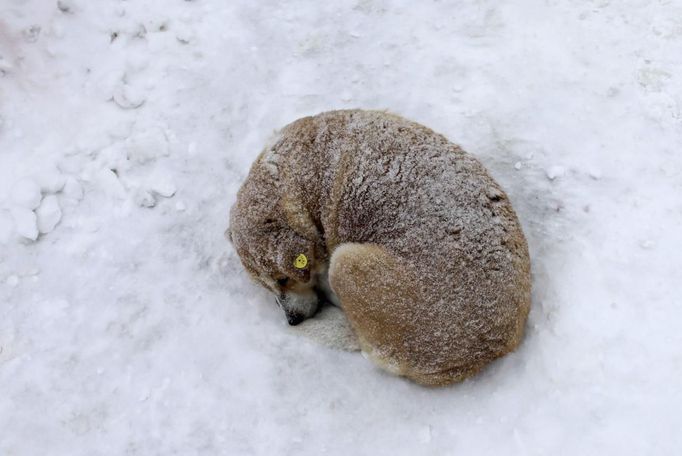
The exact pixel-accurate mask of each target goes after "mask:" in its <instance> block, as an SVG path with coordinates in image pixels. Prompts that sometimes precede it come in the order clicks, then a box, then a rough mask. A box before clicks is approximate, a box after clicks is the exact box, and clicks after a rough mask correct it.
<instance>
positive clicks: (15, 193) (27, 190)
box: [10, 178, 42, 210]
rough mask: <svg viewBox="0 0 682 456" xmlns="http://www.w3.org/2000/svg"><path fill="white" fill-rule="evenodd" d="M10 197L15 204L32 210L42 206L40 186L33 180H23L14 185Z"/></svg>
mask: <svg viewBox="0 0 682 456" xmlns="http://www.w3.org/2000/svg"><path fill="white" fill-rule="evenodd" d="M10 197H11V199H12V202H13V203H14V204H16V205H18V206H20V207H22V208H24V209H29V210H31V209H35V208H36V207H38V205H40V199H41V198H42V194H41V193H40V186H39V185H38V184H37V183H36V182H35V181H34V180H33V179H29V178H23V179H20V180H18V181H17V182H16V183H15V184H14V186H13V187H12V190H11V193H10Z"/></svg>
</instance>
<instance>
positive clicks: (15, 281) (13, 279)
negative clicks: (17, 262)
mask: <svg viewBox="0 0 682 456" xmlns="http://www.w3.org/2000/svg"><path fill="white" fill-rule="evenodd" d="M5 283H6V284H7V285H9V286H10V287H12V288H14V287H16V286H17V285H19V277H17V276H16V275H14V274H12V275H11V276H9V277H7V280H6V281H5Z"/></svg>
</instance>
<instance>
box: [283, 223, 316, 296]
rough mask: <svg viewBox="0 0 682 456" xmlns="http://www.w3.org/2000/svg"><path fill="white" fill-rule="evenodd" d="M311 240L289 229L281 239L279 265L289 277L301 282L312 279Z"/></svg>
mask: <svg viewBox="0 0 682 456" xmlns="http://www.w3.org/2000/svg"><path fill="white" fill-rule="evenodd" d="M309 244H310V242H309V241H307V240H306V239H304V238H302V237H301V236H299V235H298V234H296V233H295V232H294V231H291V230H289V231H288V232H287V233H286V235H284V236H282V237H281V238H280V239H279V245H278V250H279V254H278V255H277V266H278V267H279V269H280V271H282V272H285V273H286V275H287V276H288V277H291V278H294V279H296V280H298V281H300V282H304V283H306V282H308V281H310V270H311V268H312V266H313V264H312V262H313V257H312V253H313V252H312V249H311V248H310V245H309Z"/></svg>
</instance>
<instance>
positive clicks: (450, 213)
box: [228, 110, 530, 385]
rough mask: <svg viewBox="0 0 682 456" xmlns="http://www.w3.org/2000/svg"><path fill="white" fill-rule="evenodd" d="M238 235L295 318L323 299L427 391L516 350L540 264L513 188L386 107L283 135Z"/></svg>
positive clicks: (245, 190) (249, 265)
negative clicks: (533, 264) (533, 257)
mask: <svg viewBox="0 0 682 456" xmlns="http://www.w3.org/2000/svg"><path fill="white" fill-rule="evenodd" d="M228 235H229V237H230V238H231V240H232V242H233V244H234V247H235V249H236V251H237V253H238V254H239V257H240V259H241V261H242V264H243V265H244V267H245V268H246V269H247V271H248V272H249V274H250V275H251V276H252V277H253V278H254V279H255V280H256V281H257V282H258V283H260V284H261V285H263V286H264V287H266V288H268V289H269V290H271V291H272V292H273V293H274V294H275V301H276V302H277V304H278V305H279V306H280V307H281V308H282V310H283V311H284V313H285V315H286V318H287V320H288V322H289V323H290V324H292V325H295V324H298V323H300V322H301V321H303V320H304V319H306V318H310V317H313V316H314V315H315V313H316V312H317V310H318V307H319V303H320V301H321V300H329V301H332V302H335V303H336V304H338V305H339V306H340V307H341V308H342V309H343V311H344V312H345V313H346V316H347V317H348V320H349V321H350V324H351V326H352V328H353V331H354V332H355V334H356V335H357V337H358V340H359V343H360V346H361V348H362V350H363V351H364V352H365V353H366V354H367V355H368V356H369V358H371V359H372V360H373V361H375V362H376V363H377V364H378V365H379V366H381V367H383V368H384V369H386V370H388V371H389V372H392V373H394V374H397V375H402V376H405V377H408V378H410V379H412V380H414V381H416V382H418V383H421V384H425V385H445V384H448V383H452V382H456V381H460V380H462V379H464V378H466V377H468V376H470V375H473V374H475V373H476V372H478V371H479V370H480V369H481V368H482V367H483V366H485V365H486V364H487V363H489V362H490V361H492V360H494V359H495V358H498V357H500V356H502V355H504V354H506V353H508V352H510V351H512V350H514V349H515V348H516V347H517V345H518V344H519V342H520V340H521V338H522V335H523V330H524V325H525V322H526V317H527V315H528V310H529V306H530V260H529V256H528V247H527V244H526V240H525V238H524V235H523V232H522V231H521V227H520V225H519V222H518V220H517V217H516V215H515V213H514V210H513V209H512V206H511V204H510V202H509V199H508V198H507V195H506V194H505V192H504V191H503V190H502V189H501V188H500V187H499V185H498V184H497V183H496V182H495V181H494V180H493V179H492V178H491V177H490V175H489V174H488V173H487V172H486V170H485V169H484V168H483V166H482V165H481V164H480V163H479V162H478V161H477V160H476V159H475V158H474V157H472V156H471V155H469V154H467V153H466V152H464V151H463V150H462V149H461V148H459V147H458V146H457V145H455V144H453V143H451V142H449V141H448V140H447V139H446V138H445V137H443V136H441V135H439V134H437V133H434V132H433V131H432V130H430V129H428V128H426V127H424V126H422V125H419V124H417V123H414V122H411V121H408V120H406V119H403V118H401V117H398V116H395V115H392V114H388V113H385V112H377V111H361V110H347V111H331V112H326V113H322V114H319V115H316V116H313V117H305V118H302V119H299V120H297V121H295V122H293V123H291V124H289V125H288V126H286V127H284V128H283V129H282V130H281V131H280V132H279V133H278V135H277V136H276V137H275V138H274V139H273V141H272V142H271V144H270V145H268V146H267V147H266V148H265V150H264V151H263V152H262V153H261V154H260V155H259V156H258V158H257V160H256V162H255V163H254V164H253V166H252V168H251V171H250V173H249V175H248V177H247V179H246V181H245V182H244V184H243V185H242V187H241V189H240V191H239V193H238V195H237V201H236V203H235V205H234V207H233V208H232V211H231V214H230V228H229V229H228Z"/></svg>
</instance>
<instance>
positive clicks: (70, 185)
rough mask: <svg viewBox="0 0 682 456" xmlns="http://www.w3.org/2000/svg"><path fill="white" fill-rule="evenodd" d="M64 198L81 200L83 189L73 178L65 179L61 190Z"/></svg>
mask: <svg viewBox="0 0 682 456" xmlns="http://www.w3.org/2000/svg"><path fill="white" fill-rule="evenodd" d="M62 191H63V193H64V196H66V197H67V198H71V199H74V200H76V201H80V200H81V199H83V187H81V184H79V183H78V181H77V180H76V179H74V178H73V177H67V178H66V182H65V183H64V188H63V190H62Z"/></svg>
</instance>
